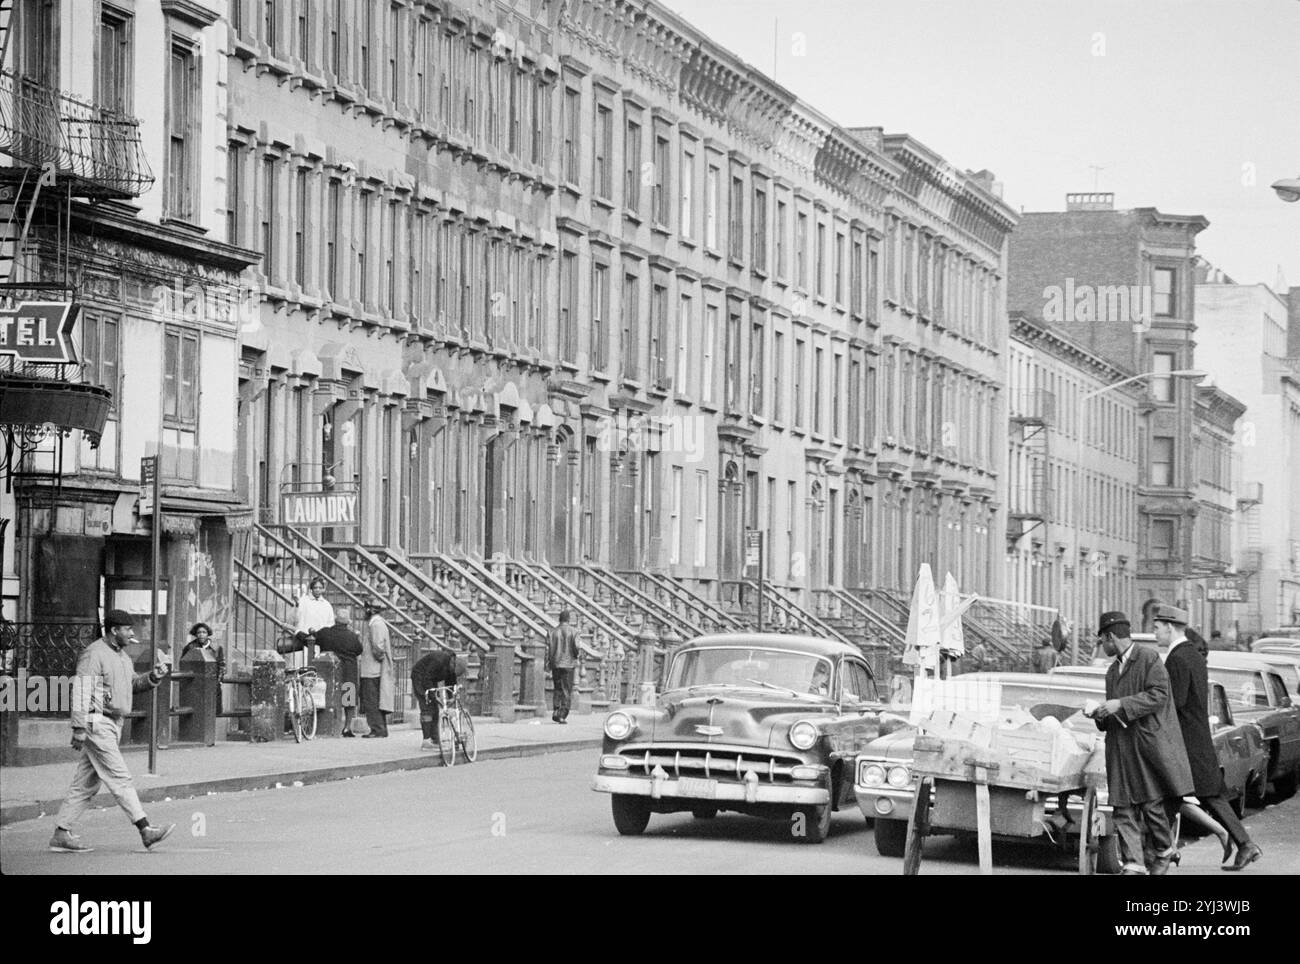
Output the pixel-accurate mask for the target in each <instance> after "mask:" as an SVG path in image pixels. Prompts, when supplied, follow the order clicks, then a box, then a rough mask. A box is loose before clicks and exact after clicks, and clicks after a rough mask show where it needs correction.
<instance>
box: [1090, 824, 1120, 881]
mask: <svg viewBox="0 0 1300 964" xmlns="http://www.w3.org/2000/svg"><path fill="white" fill-rule="evenodd" d="M1097 843H1098V848H1097V873H1099V874H1118V873H1119V872H1120V871H1121V870H1123V869H1124V861H1122V860H1120V857H1119V834H1117V833H1112V834H1109V835H1107V836H1105V837H1102V838H1101V839H1100V840H1099V841H1097Z"/></svg>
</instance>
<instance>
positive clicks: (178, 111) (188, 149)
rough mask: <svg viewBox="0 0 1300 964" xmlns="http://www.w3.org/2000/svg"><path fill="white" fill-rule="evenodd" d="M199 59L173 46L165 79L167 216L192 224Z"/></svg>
mask: <svg viewBox="0 0 1300 964" xmlns="http://www.w3.org/2000/svg"><path fill="white" fill-rule="evenodd" d="M198 92H199V78H198V58H197V57H196V56H195V53H194V51H193V49H191V48H190V46H189V45H188V44H184V43H174V44H172V49H171V64H170V70H169V71H168V75H167V196H166V204H165V205H164V207H165V209H166V216H167V217H170V218H176V219H177V220H181V221H188V220H191V219H192V218H193V217H194V215H195V210H194V164H195V155H196V150H197V147H198V139H199V138H198V120H197V112H196V110H195V107H194V102H195V100H196V98H197V97H198Z"/></svg>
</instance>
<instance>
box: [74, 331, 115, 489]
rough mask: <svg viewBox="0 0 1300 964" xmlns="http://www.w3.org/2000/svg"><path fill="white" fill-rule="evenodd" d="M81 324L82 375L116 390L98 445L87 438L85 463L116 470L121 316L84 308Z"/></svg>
mask: <svg viewBox="0 0 1300 964" xmlns="http://www.w3.org/2000/svg"><path fill="white" fill-rule="evenodd" d="M78 325H79V327H80V328H81V378H82V380H83V381H84V382H85V383H86V384H88V385H99V386H100V387H102V388H107V389H108V390H109V391H111V392H112V393H113V397H112V398H111V399H110V400H109V410H108V420H107V421H106V422H105V423H104V431H103V434H102V435H101V436H100V443H99V446H98V448H91V447H90V442H89V441H88V440H85V439H84V438H83V441H82V445H81V467H82V468H83V469H89V470H92V471H93V470H103V471H116V469H117V423H118V419H119V416H120V414H121V409H120V408H119V398H120V395H121V393H120V391H119V387H120V386H119V385H118V375H119V372H120V371H121V357H120V352H119V344H118V319H117V318H116V317H114V316H112V315H104V314H101V313H99V312H95V311H88V310H84V309H83V311H82V312H81V314H80V316H79V318H78Z"/></svg>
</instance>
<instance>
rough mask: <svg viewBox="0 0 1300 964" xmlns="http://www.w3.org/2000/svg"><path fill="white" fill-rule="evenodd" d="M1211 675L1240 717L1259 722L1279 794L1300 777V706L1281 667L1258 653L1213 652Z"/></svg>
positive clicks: (1290, 791) (1292, 788) (1270, 775)
mask: <svg viewBox="0 0 1300 964" xmlns="http://www.w3.org/2000/svg"><path fill="white" fill-rule="evenodd" d="M1206 662H1207V663H1208V665H1209V669H1210V679H1211V680H1213V681H1214V682H1216V683H1222V684H1223V688H1224V690H1225V691H1226V692H1227V694H1228V702H1229V703H1231V704H1232V709H1233V713H1234V715H1235V716H1236V717H1237V719H1239V720H1247V721H1250V722H1252V723H1258V724H1259V728H1260V729H1261V730H1263V731H1264V740H1265V743H1266V745H1267V747H1268V757H1269V760H1268V778H1269V780H1270V782H1272V784H1273V792H1274V793H1275V794H1277V796H1278V797H1279V798H1283V797H1289V796H1291V795H1293V794H1294V793H1295V791H1296V783H1297V778H1298V777H1300V706H1295V705H1293V704H1292V701H1291V697H1290V695H1289V694H1288V693H1287V687H1286V683H1285V682H1284V681H1283V678H1282V676H1281V674H1280V672H1279V667H1277V666H1275V665H1274V664H1272V663H1270V662H1268V661H1267V660H1266V659H1264V658H1263V657H1262V656H1261V655H1260V654H1258V653H1210V655H1209V657H1208V658H1207V659H1206Z"/></svg>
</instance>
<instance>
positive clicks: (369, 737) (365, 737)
mask: <svg viewBox="0 0 1300 964" xmlns="http://www.w3.org/2000/svg"><path fill="white" fill-rule="evenodd" d="M361 739H363V740H377V739H379V734H378V733H366V734H364V735H363V736H362V737H361Z"/></svg>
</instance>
